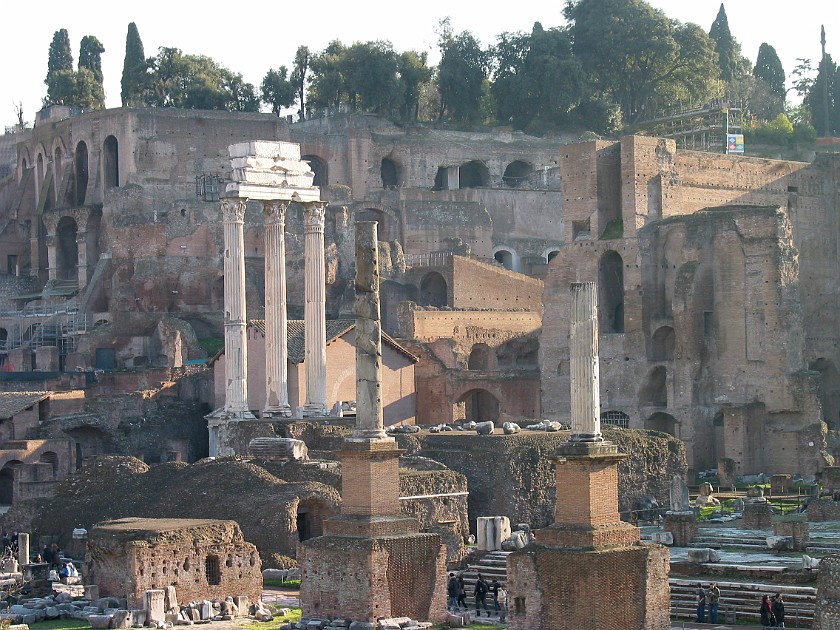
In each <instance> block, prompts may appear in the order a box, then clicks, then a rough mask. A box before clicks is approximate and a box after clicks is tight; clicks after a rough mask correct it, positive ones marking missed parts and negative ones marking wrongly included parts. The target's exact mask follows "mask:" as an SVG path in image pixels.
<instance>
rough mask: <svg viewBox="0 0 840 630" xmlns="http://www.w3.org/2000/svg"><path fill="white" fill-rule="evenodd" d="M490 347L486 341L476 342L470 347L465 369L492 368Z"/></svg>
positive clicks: (484, 369)
mask: <svg viewBox="0 0 840 630" xmlns="http://www.w3.org/2000/svg"><path fill="white" fill-rule="evenodd" d="M491 363H492V360H491V353H490V347H489V346H488V345H487V344H486V343H477V344H475V345H474V346H473V347H472V351H471V352H470V358H469V360H468V361H467V369H470V370H483V371H486V370H492V369H493V367H492V365H491Z"/></svg>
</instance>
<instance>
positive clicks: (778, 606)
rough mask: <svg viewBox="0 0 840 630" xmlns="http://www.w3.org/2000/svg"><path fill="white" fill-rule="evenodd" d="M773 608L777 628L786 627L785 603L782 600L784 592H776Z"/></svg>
mask: <svg viewBox="0 0 840 630" xmlns="http://www.w3.org/2000/svg"><path fill="white" fill-rule="evenodd" d="M771 608H772V610H773V616H774V617H775V618H776V627H777V628H784V627H785V603H784V601H782V594H781V593H776V597H775V598H774V599H773V604H772V606H771Z"/></svg>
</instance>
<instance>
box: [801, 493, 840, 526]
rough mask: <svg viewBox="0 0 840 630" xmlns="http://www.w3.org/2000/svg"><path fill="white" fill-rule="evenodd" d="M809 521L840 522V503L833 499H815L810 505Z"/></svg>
mask: <svg viewBox="0 0 840 630" xmlns="http://www.w3.org/2000/svg"><path fill="white" fill-rule="evenodd" d="M808 520H809V521H811V522H812V523H820V522H822V521H840V501H835V500H834V499H832V498H831V497H823V498H821V499H813V500H812V501H811V502H810V503H809V504H808Z"/></svg>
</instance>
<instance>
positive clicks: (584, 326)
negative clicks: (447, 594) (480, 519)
mask: <svg viewBox="0 0 840 630" xmlns="http://www.w3.org/2000/svg"><path fill="white" fill-rule="evenodd" d="M571 294H572V295H571V308H572V313H571V318H570V319H571V330H570V350H571V352H570V366H569V367H570V370H571V381H572V436H571V438H570V439H569V441H568V442H566V443H563V444H561V445H560V446H558V448H557V450H556V452H555V454H554V458H553V459H554V461H555V462H556V464H557V473H556V475H557V477H556V479H557V505H556V507H555V514H554V523H553V524H552V525H550V526H549V527H545V528H543V529H540V530H538V531H537V532H536V542H535V543H533V544H531V545H529V546H527V547H526V548H524V549H522V550H520V551H517V552H515V553H513V554H511V555H510V556H509V557H508V576H509V582H508V606H509V608H510V614H511V624H510V627H511V628H512V629H514V630H540V629H544V630H564V629H567V630H579V629H581V628H598V630H668V629H669V628H670V627H671V623H670V591H669V587H668V569H669V553H668V549H667V548H665V547H662V546H660V545H649V544H644V543H641V542H640V541H639V530H638V528H636V527H633V526H632V525H629V524H628V523H624V522H622V521H621V519H620V517H619V513H618V463H619V462H620V461H621V460H622V459H624V458H625V457H626V455H624V454H622V453H619V452H618V448H617V447H616V446H615V445H614V444H612V443H610V442H606V441H604V439H603V437H602V436H601V426H600V402H599V391H598V384H599V379H598V376H599V368H598V308H597V289H596V286H595V283H594V282H585V283H576V284H573V285H572V288H571Z"/></svg>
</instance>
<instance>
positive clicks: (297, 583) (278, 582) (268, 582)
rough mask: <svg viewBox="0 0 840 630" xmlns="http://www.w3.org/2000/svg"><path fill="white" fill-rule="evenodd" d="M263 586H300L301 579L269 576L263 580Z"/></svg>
mask: <svg viewBox="0 0 840 630" xmlns="http://www.w3.org/2000/svg"><path fill="white" fill-rule="evenodd" d="M263 586H278V587H280V588H297V589H299V588H300V580H286V581H285V582H284V581H283V580H276V579H273V578H267V579H264V580H263Z"/></svg>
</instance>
